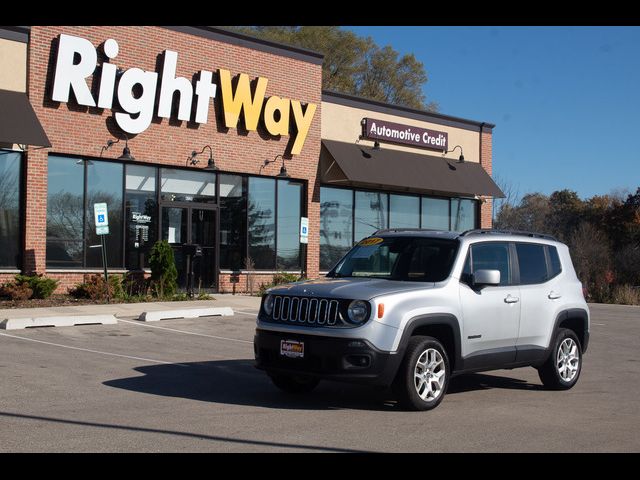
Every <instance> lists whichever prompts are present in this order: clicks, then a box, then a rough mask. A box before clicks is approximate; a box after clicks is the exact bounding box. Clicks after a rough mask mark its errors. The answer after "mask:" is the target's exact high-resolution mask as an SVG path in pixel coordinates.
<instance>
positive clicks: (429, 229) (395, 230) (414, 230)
mask: <svg viewBox="0 0 640 480" xmlns="http://www.w3.org/2000/svg"><path fill="white" fill-rule="evenodd" d="M391 232H446V230H436V229H434V228H383V229H381V230H376V231H375V232H374V233H372V234H371V235H380V234H381V233H391Z"/></svg>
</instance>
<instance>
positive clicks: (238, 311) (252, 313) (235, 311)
mask: <svg viewBox="0 0 640 480" xmlns="http://www.w3.org/2000/svg"><path fill="white" fill-rule="evenodd" d="M233 312H234V313H241V314H243V315H258V312H257V311H255V312H242V311H240V310H234V311H233Z"/></svg>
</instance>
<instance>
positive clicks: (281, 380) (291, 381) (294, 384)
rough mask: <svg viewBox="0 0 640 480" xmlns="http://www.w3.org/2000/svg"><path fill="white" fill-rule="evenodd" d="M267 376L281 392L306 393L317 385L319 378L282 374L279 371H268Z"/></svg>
mask: <svg viewBox="0 0 640 480" xmlns="http://www.w3.org/2000/svg"><path fill="white" fill-rule="evenodd" d="M269 378H271V381H272V382H273V384H274V385H275V386H276V387H278V388H279V389H280V390H282V391H283V392H287V393H294V394H298V393H308V392H311V391H312V390H313V389H314V388H316V387H317V386H318V383H320V380H319V379H317V378H314V377H310V376H306V375H296V376H294V375H284V374H280V373H270V374H269Z"/></svg>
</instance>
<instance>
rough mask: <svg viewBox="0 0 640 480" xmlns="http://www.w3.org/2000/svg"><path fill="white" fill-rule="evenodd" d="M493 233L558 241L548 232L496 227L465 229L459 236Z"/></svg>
mask: <svg viewBox="0 0 640 480" xmlns="http://www.w3.org/2000/svg"><path fill="white" fill-rule="evenodd" d="M491 233H495V234H499V235H520V236H524V237H531V238H544V239H545V240H553V241H554V242H557V241H558V239H557V238H556V237H554V236H553V235H548V234H546V233H536V232H526V231H523V230H502V229H494V228H474V229H471V230H465V231H464V232H462V233H461V234H460V235H459V236H460V237H465V236H467V235H486V234H491Z"/></svg>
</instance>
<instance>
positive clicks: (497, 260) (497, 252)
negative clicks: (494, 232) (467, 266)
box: [471, 242, 511, 285]
mask: <svg viewBox="0 0 640 480" xmlns="http://www.w3.org/2000/svg"><path fill="white" fill-rule="evenodd" d="M471 259H472V265H471V267H472V270H473V272H476V271H478V270H499V271H500V285H510V284H511V267H510V264H509V244H508V243H507V242H489V243H479V244H475V245H472V246H471Z"/></svg>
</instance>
